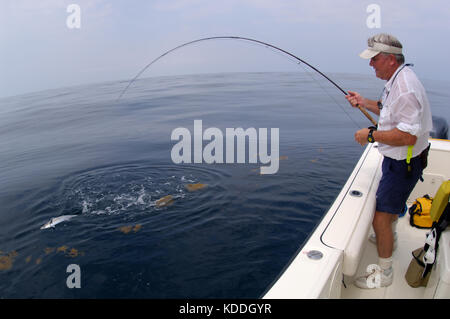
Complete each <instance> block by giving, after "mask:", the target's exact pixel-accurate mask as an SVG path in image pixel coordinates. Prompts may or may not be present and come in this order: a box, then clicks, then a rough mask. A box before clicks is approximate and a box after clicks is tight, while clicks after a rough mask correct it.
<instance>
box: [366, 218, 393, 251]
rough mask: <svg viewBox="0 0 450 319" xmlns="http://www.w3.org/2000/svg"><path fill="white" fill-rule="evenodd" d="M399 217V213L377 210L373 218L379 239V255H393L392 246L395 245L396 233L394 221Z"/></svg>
mask: <svg viewBox="0 0 450 319" xmlns="http://www.w3.org/2000/svg"><path fill="white" fill-rule="evenodd" d="M396 219H397V215H393V214H389V213H384V212H378V211H377V212H375V216H374V218H373V222H372V225H373V229H374V231H375V234H376V239H377V250H378V257H380V258H390V257H392V248H393V246H394V234H393V233H392V223H393V222H394V221H395V220H396Z"/></svg>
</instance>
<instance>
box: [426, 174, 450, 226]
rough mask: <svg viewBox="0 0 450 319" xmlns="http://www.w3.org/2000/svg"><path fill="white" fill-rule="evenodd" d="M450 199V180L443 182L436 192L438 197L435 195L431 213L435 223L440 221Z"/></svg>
mask: <svg viewBox="0 0 450 319" xmlns="http://www.w3.org/2000/svg"><path fill="white" fill-rule="evenodd" d="M449 197H450V180H448V181H446V182H443V183H442V184H441V186H440V187H439V189H438V191H437V192H436V195H434V205H433V207H432V208H431V211H430V216H431V219H432V220H433V221H435V222H437V221H438V220H439V218H440V217H441V214H442V213H443V212H444V210H445V207H446V206H447V204H448V202H449Z"/></svg>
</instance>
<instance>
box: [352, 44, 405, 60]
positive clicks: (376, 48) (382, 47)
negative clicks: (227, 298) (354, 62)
mask: <svg viewBox="0 0 450 319" xmlns="http://www.w3.org/2000/svg"><path fill="white" fill-rule="evenodd" d="M380 52H383V53H391V54H402V48H399V47H394V46H390V45H387V44H383V43H379V42H374V44H373V47H368V48H367V49H366V50H364V51H363V52H361V53H360V55H359V56H360V57H361V58H363V59H371V58H373V57H374V56H376V55H377V54H378V53H380Z"/></svg>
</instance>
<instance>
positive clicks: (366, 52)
mask: <svg viewBox="0 0 450 319" xmlns="http://www.w3.org/2000/svg"><path fill="white" fill-rule="evenodd" d="M378 53H380V51H375V50H371V49H366V50H364V51H363V52H361V53H360V54H359V56H360V57H361V58H363V59H372V58H373V57H374V56H376V55H377V54H378Z"/></svg>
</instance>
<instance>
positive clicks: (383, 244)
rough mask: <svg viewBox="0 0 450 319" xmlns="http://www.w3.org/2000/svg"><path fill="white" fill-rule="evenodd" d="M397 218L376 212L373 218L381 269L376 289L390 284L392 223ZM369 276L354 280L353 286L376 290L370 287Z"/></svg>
mask: <svg viewBox="0 0 450 319" xmlns="http://www.w3.org/2000/svg"><path fill="white" fill-rule="evenodd" d="M396 218H397V216H396V215H393V214H389V213H384V212H379V211H376V212H375V215H374V218H373V222H372V225H373V229H374V230H375V234H376V239H377V250H378V266H379V267H380V268H381V273H378V275H379V276H380V282H379V286H378V287H386V286H389V285H390V284H392V280H393V269H392V250H393V246H394V236H393V232H392V222H393V221H394V220H396ZM369 281H370V274H368V275H366V276H362V277H359V278H357V279H356V281H355V285H356V286H357V287H359V288H377V287H376V286H370V285H369Z"/></svg>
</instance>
